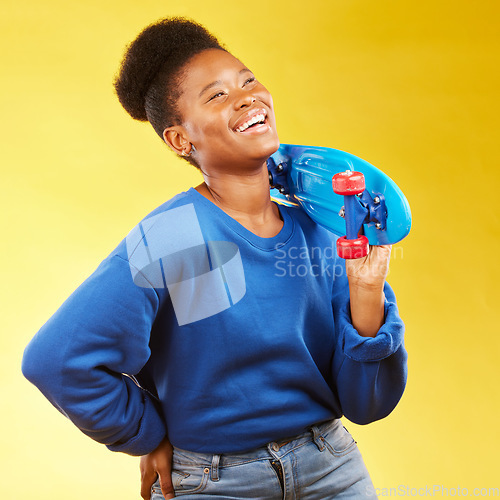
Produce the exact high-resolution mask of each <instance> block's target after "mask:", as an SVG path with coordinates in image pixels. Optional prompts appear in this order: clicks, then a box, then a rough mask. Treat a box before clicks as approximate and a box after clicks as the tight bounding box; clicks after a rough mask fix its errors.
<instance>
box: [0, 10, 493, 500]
mask: <svg viewBox="0 0 500 500" xmlns="http://www.w3.org/2000/svg"><path fill="white" fill-rule="evenodd" d="M499 5H500V4H499V2H497V1H495V0H475V1H474V2H471V1H469V0H455V1H453V2H452V1H443V0H418V1H416V0H415V1H414V0H411V1H405V0H377V1H368V0H366V1H362V0H328V1H327V0H324V1H320V0H309V1H304V2H302V1H301V2H298V1H290V0H287V1H275V2H273V1H269V0H254V1H253V2H235V1H234V0H230V1H227V0H223V1H218V2H208V1H207V0H186V1H177V2H171V1H162V2H160V1H153V0H141V1H137V0H135V1H131V0H122V1H121V2H118V1H116V0H112V1H105V0H85V1H83V0H73V1H58V0H45V1H35V0H25V1H17V0H16V1H14V0H7V1H6V0H2V2H1V4H0V6H1V15H0V72H1V81H0V112H1V121H0V165H1V193H0V203H1V207H0V214H1V221H2V240H1V241H2V244H1V252H2V268H1V271H0V272H1V302H0V304H1V311H2V312H1V349H0V357H1V358H0V359H1V362H0V369H1V373H0V375H1V377H0V387H1V404H2V410H1V417H0V418H1V419H2V420H1V424H2V426H1V433H0V434H1V437H0V440H1V441H0V450H1V451H0V453H1V459H0V460H1V464H0V465H1V468H0V470H1V471H2V480H1V481H0V498H2V499H4V498H5V499H18V498H19V499H21V498H27V497H30V498H31V497H33V498H37V499H38V500H44V499H52V500H53V499H63V498H64V499H67V498H71V499H75V500H78V499H89V498H90V499H94V500H99V499H108V498H119V499H121V500H128V499H138V498H139V494H138V491H139V475H138V468H137V464H138V461H137V459H136V458H132V457H128V456H125V455H120V454H112V453H111V452H108V451H107V450H106V449H105V448H104V447H103V446H101V445H98V444H96V443H94V442H93V441H91V440H89V439H88V438H86V437H85V436H83V435H82V434H81V433H80V432H79V431H78V430H76V429H75V428H73V426H72V425H71V424H70V423H69V422H67V421H66V419H65V418H64V417H63V416H61V415H60V414H59V413H58V412H57V411H56V410H55V409H53V408H52V407H51V406H50V404H49V403H48V402H47V401H46V400H45V399H44V398H43V397H42V396H41V394H40V393H39V392H38V391H37V390H36V389H35V388H34V387H33V386H31V385H30V384H29V383H28V382H27V381H25V380H24V379H23V378H22V376H21V373H20V361H21V355H22V350H23V348H24V346H25V345H26V344H27V342H28V341H29V339H30V338H31V337H32V335H33V334H34V333H35V332H36V331H37V329H38V328H39V327H40V326H41V325H42V324H43V323H44V322H45V320H46V319H48V317H49V316H50V315H51V314H52V313H53V312H54V311H55V310H56V308H57V307H58V306H59V305H60V304H61V302H62V301H63V300H64V299H65V298H66V297H67V296H68V295H69V294H70V293H71V291H72V290H73V289H74V288H75V287H76V286H77V285H78V284H79V283H80V282H81V281H83V279H85V277H86V276H87V275H89V274H90V273H91V272H92V271H93V269H94V268H95V267H96V266H97V264H98V263H99V262H100V261H101V260H102V259H103V258H104V257H105V256H106V255H107V254H108V252H109V251H111V250H112V249H113V248H114V247H115V245H116V244H117V243H118V242H119V241H120V240H121V239H122V238H123V237H124V236H125V235H126V234H127V232H128V231H129V230H130V229H131V227H132V226H133V225H134V224H135V223H136V222H137V221H138V220H139V219H141V218H142V217H143V216H144V215H146V214H147V213H148V212H149V211H150V210H151V209H153V208H155V207H156V206H157V205H159V204H160V203H162V202H163V201H165V200H167V199H168V198H170V197H171V196H172V195H174V194H175V193H177V192H179V191H181V190H184V189H185V188H187V187H189V186H191V185H193V184H195V183H198V182H199V177H198V174H197V173H196V172H195V171H194V169H192V168H191V167H190V166H189V165H187V164H185V163H184V162H180V161H178V160H177V159H175V158H174V157H173V156H172V155H171V154H170V153H169V152H168V151H167V150H166V147H164V146H163V145H162V143H161V141H160V140H159V138H158V137H157V136H156V135H155V133H154V132H153V130H152V129H151V128H150V126H149V125H148V124H143V123H139V122H134V121H133V120H131V119H130V118H129V117H128V115H126V114H125V112H124V111H123V110H122V109H121V107H120V105H119V103H118V101H117V99H116V98H115V97H114V95H113V89H112V85H111V82H112V79H113V75H114V74H115V71H116V69H117V67H118V62H119V60H120V58H121V55H122V53H123V49H124V46H125V45H126V44H127V43H128V42H130V41H131V40H132V39H133V38H134V37H135V36H136V34H137V33H138V32H139V31H140V30H141V29H142V28H143V27H144V26H146V25H147V24H149V23H150V22H152V21H154V20H156V19H158V18H161V17H164V16H167V15H188V16H191V17H193V18H195V19H196V20H198V21H200V22H202V23H204V24H206V25H207V27H208V28H209V29H210V30H212V31H213V32H214V33H215V34H217V35H218V36H219V37H220V38H221V40H222V41H223V42H224V43H225V44H226V45H227V46H228V47H229V49H230V50H232V51H233V53H234V54H235V55H237V56H238V57H240V58H241V59H242V60H243V61H244V62H245V63H246V64H247V65H248V66H249V67H250V68H252V69H253V70H254V72H255V73H256V74H257V76H258V77H259V79H260V80H262V81H263V82H264V83H265V84H266V85H267V87H268V88H269V90H270V91H271V92H272V93H273V96H274V100H275V107H276V115H277V120H278V127H279V133H280V138H281V141H282V142H289V143H298V144H312V145H322V146H330V147H335V148H338V149H343V150H345V151H348V152H351V153H353V154H356V155H357V156H360V157H362V158H364V159H366V160H368V161H369V162H371V163H373V164H374V165H376V166H378V167H379V168H382V169H383V170H384V171H385V172H387V173H388V174H389V175H390V176H391V177H392V178H393V179H395V181H396V182H397V184H399V185H400V187H401V188H402V189H403V191H404V192H405V194H406V195H407V197H408V199H409V201H410V205H411V207H412V212H413V221H414V224H413V229H412V232H411V234H410V236H409V237H408V238H407V239H406V240H405V241H404V242H402V243H401V244H399V245H397V247H396V248H395V249H394V256H393V258H392V264H391V274H390V282H391V284H392V285H393V287H394V288H395V290H396V292H397V295H398V300H399V304H400V310H401V314H402V315H403V317H404V319H405V321H406V325H407V333H406V345H407V348H408V351H409V355H410V358H409V381H408V386H407V390H406V393H405V395H404V397H403V399H402V401H401V403H400V404H399V406H398V407H397V409H396V410H395V411H394V413H393V414H392V415H390V416H389V417H388V418H386V419H385V420H383V421H381V422H377V423H374V424H371V425H369V426H366V427H358V426H355V425H349V424H347V427H348V428H349V429H350V430H351V432H352V433H353V434H354V435H355V437H356V438H357V440H358V442H359V445H360V448H361V450H362V452H363V454H364V457H365V460H366V462H367V465H368V468H369V470H370V471H371V474H372V477H373V480H374V482H375V485H376V486H377V487H379V488H398V487H400V485H401V486H402V487H403V488H409V489H410V490H411V489H412V488H423V487H425V486H427V487H432V486H433V485H437V486H440V487H443V488H449V489H450V490H451V489H452V488H458V487H460V488H468V489H469V493H470V494H471V495H472V492H473V489H474V488H490V487H500V480H499V476H498V470H499V459H498V445H499V431H498V414H499V410H500V404H499V390H498V382H499V374H500V370H499V363H498V357H499V350H500V349H499V346H500V343H499V334H500V329H499V326H498V322H499V319H500V318H499V312H498V311H499V305H498V302H499V299H500V294H499V292H498V282H499V279H500V272H499V264H498V253H499V251H498V245H499V243H500V220H499V209H498V206H499V192H498V191H499V187H500V185H499V184H500V183H499V179H500V175H499V173H498V167H499V154H498V150H499V147H500V144H499V115H500V107H499V88H500V81H499V80H500V79H499V74H500V73H499V62H500V61H499V31H500V30H499V15H498V14H499V11H500V8H499ZM410 492H411V491H410ZM394 495H395V493H393V496H394ZM400 496H401V495H400ZM413 496H415V494H414V495H413ZM435 496H439V495H438V494H436V495H435Z"/></svg>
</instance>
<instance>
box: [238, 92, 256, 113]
mask: <svg viewBox="0 0 500 500" xmlns="http://www.w3.org/2000/svg"><path fill="white" fill-rule="evenodd" d="M256 100H257V99H256V98H255V97H254V96H253V95H252V94H251V93H250V92H246V91H244V90H243V91H242V92H241V93H240V95H239V96H238V97H237V98H236V100H235V103H234V107H235V108H236V109H241V108H244V107H246V106H251V105H252V104H253V103H254V102H255V101H256Z"/></svg>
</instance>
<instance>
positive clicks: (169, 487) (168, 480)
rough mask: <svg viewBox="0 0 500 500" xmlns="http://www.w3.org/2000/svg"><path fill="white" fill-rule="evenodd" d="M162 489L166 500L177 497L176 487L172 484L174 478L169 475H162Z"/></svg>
mask: <svg viewBox="0 0 500 500" xmlns="http://www.w3.org/2000/svg"><path fill="white" fill-rule="evenodd" d="M160 488H161V493H162V495H163V497H164V498H165V500H169V499H170V498H174V497H175V491H174V486H173V484H172V476H171V474H170V473H168V474H160Z"/></svg>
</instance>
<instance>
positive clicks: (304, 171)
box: [267, 144, 411, 245]
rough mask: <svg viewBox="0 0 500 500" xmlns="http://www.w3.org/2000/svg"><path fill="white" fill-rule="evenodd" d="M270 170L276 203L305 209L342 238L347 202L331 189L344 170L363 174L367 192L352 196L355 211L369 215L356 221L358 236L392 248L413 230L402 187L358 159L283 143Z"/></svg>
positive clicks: (317, 221) (271, 161)
mask: <svg viewBox="0 0 500 500" xmlns="http://www.w3.org/2000/svg"><path fill="white" fill-rule="evenodd" d="M267 167H268V170H269V182H270V184H271V197H272V198H273V199H274V200H275V201H277V202H278V203H282V204H285V205H295V206H297V205H298V206H300V207H302V208H303V209H304V210H305V211H306V212H307V213H308V215H309V216H310V217H311V219H313V220H314V221H315V222H316V223H318V224H320V225H321V226H323V227H325V228H326V229H328V230H330V231H332V232H333V233H335V234H338V235H339V236H341V235H345V234H346V220H345V219H344V217H345V208H344V207H345V201H346V200H347V198H348V197H345V199H344V196H342V195H339V194H336V193H335V192H334V191H333V188H332V178H333V176H334V175H335V174H340V173H342V172H346V171H347V175H350V172H356V171H357V172H361V173H362V174H363V176H364V179H365V186H366V187H365V190H364V192H363V194H362V195H361V194H360V195H358V196H355V197H352V198H355V199H356V202H355V205H356V207H355V208H356V210H357V211H359V210H364V213H365V215H366V213H368V215H367V216H365V215H364V216H361V219H359V217H358V226H359V228H360V233H361V234H364V235H365V236H366V237H367V238H368V242H369V244H370V245H388V244H393V243H397V242H398V241H401V240H402V239H403V238H405V237H406V236H407V235H408V233H409V232H410V228H411V211H410V205H409V204H408V201H407V200H406V197H405V196H404V194H403V193H402V191H401V189H399V187H398V186H397V185H396V184H395V182H394V181H393V180H392V179H391V178H390V177H388V176H387V175H386V174H384V173H383V172H382V171H381V170H379V169H378V168H376V167H374V166H373V165H371V164H370V163H368V162H367V161H365V160H362V159H361V158H358V157H357V156H354V155H352V154H349V153H346V152H344V151H340V150H337V149H332V148H326V147H315V146H299V145H294V144H281V145H280V147H279V149H278V151H276V153H274V154H273V155H271V157H270V158H269V159H268V160H267ZM358 205H359V206H358ZM360 207H361V208H360ZM377 211H378V212H377ZM382 219H383V220H382Z"/></svg>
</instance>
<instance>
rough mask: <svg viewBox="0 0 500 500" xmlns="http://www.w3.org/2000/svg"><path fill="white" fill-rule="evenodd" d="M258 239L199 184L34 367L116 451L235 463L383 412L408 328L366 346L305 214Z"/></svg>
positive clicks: (157, 219) (53, 330)
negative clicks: (333, 422)
mask: <svg viewBox="0 0 500 500" xmlns="http://www.w3.org/2000/svg"><path fill="white" fill-rule="evenodd" d="M280 212H281V216H282V218H283V223H284V224H283V228H282V230H281V231H280V232H279V234H278V235H276V236H275V237H273V238H260V237H258V236H256V235H255V234H253V233H252V232H250V231H248V230H247V229H246V228H244V227H243V226H242V225H240V224H239V223H238V222H236V221H235V220H234V219H232V218H231V217H229V216H228V215H227V214H226V213H224V212H223V211H222V210H220V209H219V208H218V207H217V206H216V205H214V204H213V203H211V202H210V201H209V200H207V199H206V198H204V197H203V196H202V195H200V194H199V193H198V192H197V191H196V190H194V189H190V190H189V191H187V192H186V193H181V194H179V195H177V196H176V197H174V198H173V199H171V200H170V201H168V202H166V203H165V204H163V205H162V206H160V207H159V208H158V209H156V210H155V211H154V212H152V213H151V214H150V215H149V216H147V217H146V218H145V219H144V220H143V221H142V222H141V223H139V224H138V225H137V226H136V227H135V228H134V229H133V230H132V231H131V232H130V233H129V234H128V235H127V237H126V238H125V239H124V240H123V241H122V242H121V243H120V244H119V245H118V247H117V248H116V249H115V250H114V251H113V252H112V253H111V254H110V255H109V256H108V257H107V258H106V259H105V260H104V261H103V262H102V263H101V264H100V266H99V267H98V268H97V269H96V271H95V272H94V273H93V274H92V275H91V276H90V277H89V278H88V279H87V280H86V281H85V282H84V283H83V284H82V285H80V287H79V288H77V290H76V291H75V292H74V293H73V294H72V295H71V296H70V297H69V298H68V299H67V300H66V301H65V302H64V304H63V305H62V306H61V307H60V309H59V310H58V311H57V312H56V313H55V314H54V316H53V317H52V318H50V319H49V321H48V322H47V323H46V324H45V325H44V326H43V327H42V328H41V329H40V331H39V332H38V333H37V334H36V335H35V337H34V338H33V339H32V341H31V342H30V344H29V345H28V346H27V348H26V350H25V354H24V358H23V373H24V375H25V376H26V377H27V378H28V379H29V380H30V381H31V382H33V383H34V384H35V385H36V386H38V388H39V389H40V390H41V391H42V392H43V394H44V395H45V396H46V397H47V398H48V399H49V400H50V401H51V403H52V404H53V405H54V406H55V407H56V408H58V409H59V410H60V411H61V412H62V413H63V414H64V415H66V416H67V417H68V418H69V419H71V420H72V421H73V422H74V424H75V425H76V426H77V427H79V428H80V429H81V430H82V431H83V432H84V433H85V434H87V435H88V436H90V437H91V438H93V439H95V440H96V441H99V442H101V443H104V444H105V445H107V446H108V448H110V449H111V450H114V451H123V452H126V453H129V454H131V455H142V454H146V453H148V452H150V451H152V450H153V449H154V448H156V446H157V445H158V444H159V442H160V441H161V440H162V439H163V437H164V436H165V435H166V433H167V429H168V436H169V439H170V441H171V442H172V444H173V445H174V446H176V447H179V448H182V449H185V450H190V451H194V452H208V453H231V452H239V451H244V450H248V449H253V448H256V447H258V446H261V445H264V444H266V443H268V442H270V441H275V440H279V439H281V438H285V437H289V436H294V435H297V434H299V433H302V432H304V431H305V429H306V428H307V427H309V426H311V425H313V424H315V423H319V422H322V421H325V420H328V419H332V418H339V417H341V416H342V415H345V416H346V417H347V418H348V419H349V420H351V421H353V422H356V423H359V424H366V423H369V422H372V421H374V420H377V419H380V418H383V417H385V416H386V415H388V414H389V413H390V412H391V411H392V410H393V408H394V407H395V406H396V404H397V402H398V401H399V399H400V397H401V395H402V393H403V390H404V387H405V383H406V370H407V369H406V358H407V355H406V351H405V349H404V344H403V332H404V325H403V323H402V321H401V319H400V318H399V315H398V311H397V306H396V302H395V297H394V294H393V292H392V290H391V288H390V287H389V286H388V285H386V286H385V296H386V301H385V323H384V325H383V326H382V327H381V329H380V331H379V332H378V333H377V335H376V336H375V337H374V338H365V337H362V336H360V335H359V334H358V333H357V332H356V330H355V329H354V328H353V326H352V324H351V320H350V315H349V290H348V281H347V278H346V274H345V264H344V261H343V260H342V259H340V258H338V257H337V255H336V252H335V240H336V236H334V235H333V234H332V233H330V232H328V231H327V230H325V229H323V228H322V227H320V226H318V225H317V224H315V223H314V222H313V221H311V219H309V217H308V216H307V215H306V214H305V213H304V212H303V211H301V210H300V209H297V208H290V207H285V206H280Z"/></svg>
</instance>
